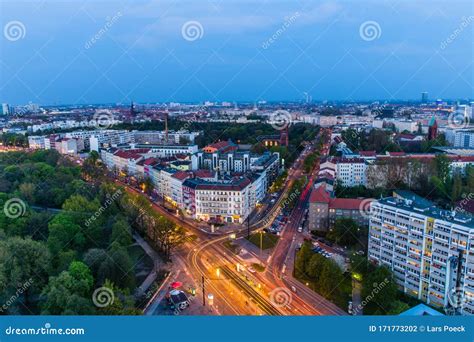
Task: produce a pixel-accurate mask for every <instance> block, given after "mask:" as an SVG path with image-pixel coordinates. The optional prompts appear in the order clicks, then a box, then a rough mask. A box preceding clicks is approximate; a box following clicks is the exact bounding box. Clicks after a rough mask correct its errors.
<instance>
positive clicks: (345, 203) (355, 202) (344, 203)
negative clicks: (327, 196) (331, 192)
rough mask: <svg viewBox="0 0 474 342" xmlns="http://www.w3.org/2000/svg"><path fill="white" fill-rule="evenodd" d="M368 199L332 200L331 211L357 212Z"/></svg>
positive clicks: (330, 203)
mask: <svg viewBox="0 0 474 342" xmlns="http://www.w3.org/2000/svg"><path fill="white" fill-rule="evenodd" d="M363 201H366V199H358V198H332V199H331V200H330V202H329V208H331V209H345V210H357V209H360V208H361V205H362V202H363Z"/></svg>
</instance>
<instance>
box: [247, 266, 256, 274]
mask: <svg viewBox="0 0 474 342" xmlns="http://www.w3.org/2000/svg"><path fill="white" fill-rule="evenodd" d="M247 270H248V271H249V272H250V273H255V272H256V271H255V269H254V268H253V267H252V266H250V267H248V268H247Z"/></svg>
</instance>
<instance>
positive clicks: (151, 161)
mask: <svg viewBox="0 0 474 342" xmlns="http://www.w3.org/2000/svg"><path fill="white" fill-rule="evenodd" d="M157 162H158V159H156V158H153V157H151V158H147V159H145V160H144V161H143V165H153V164H156V163H157Z"/></svg>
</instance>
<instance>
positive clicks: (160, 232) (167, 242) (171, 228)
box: [149, 216, 186, 259]
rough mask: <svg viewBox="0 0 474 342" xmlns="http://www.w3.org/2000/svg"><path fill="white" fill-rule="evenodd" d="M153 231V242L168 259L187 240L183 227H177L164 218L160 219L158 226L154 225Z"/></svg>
mask: <svg viewBox="0 0 474 342" xmlns="http://www.w3.org/2000/svg"><path fill="white" fill-rule="evenodd" d="M154 220H156V219H154ZM151 231H152V232H153V233H152V234H150V235H149V236H150V237H151V236H153V237H154V238H152V241H153V242H154V243H155V244H156V245H157V247H158V248H159V249H160V250H161V251H162V252H163V254H164V256H165V258H166V259H169V258H170V256H171V254H172V252H173V250H174V249H176V247H178V246H180V245H181V244H182V243H183V242H184V239H185V238H186V231H185V229H184V228H183V227H181V226H177V225H176V224H175V223H174V222H172V221H170V220H168V219H166V218H165V217H163V216H160V217H158V219H157V220H156V224H152V227H151Z"/></svg>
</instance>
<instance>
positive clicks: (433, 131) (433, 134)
mask: <svg viewBox="0 0 474 342" xmlns="http://www.w3.org/2000/svg"><path fill="white" fill-rule="evenodd" d="M437 137H438V123H437V122H436V118H435V117H434V116H433V117H432V118H431V120H430V123H429V124H428V140H435V139H436V138H437Z"/></svg>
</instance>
